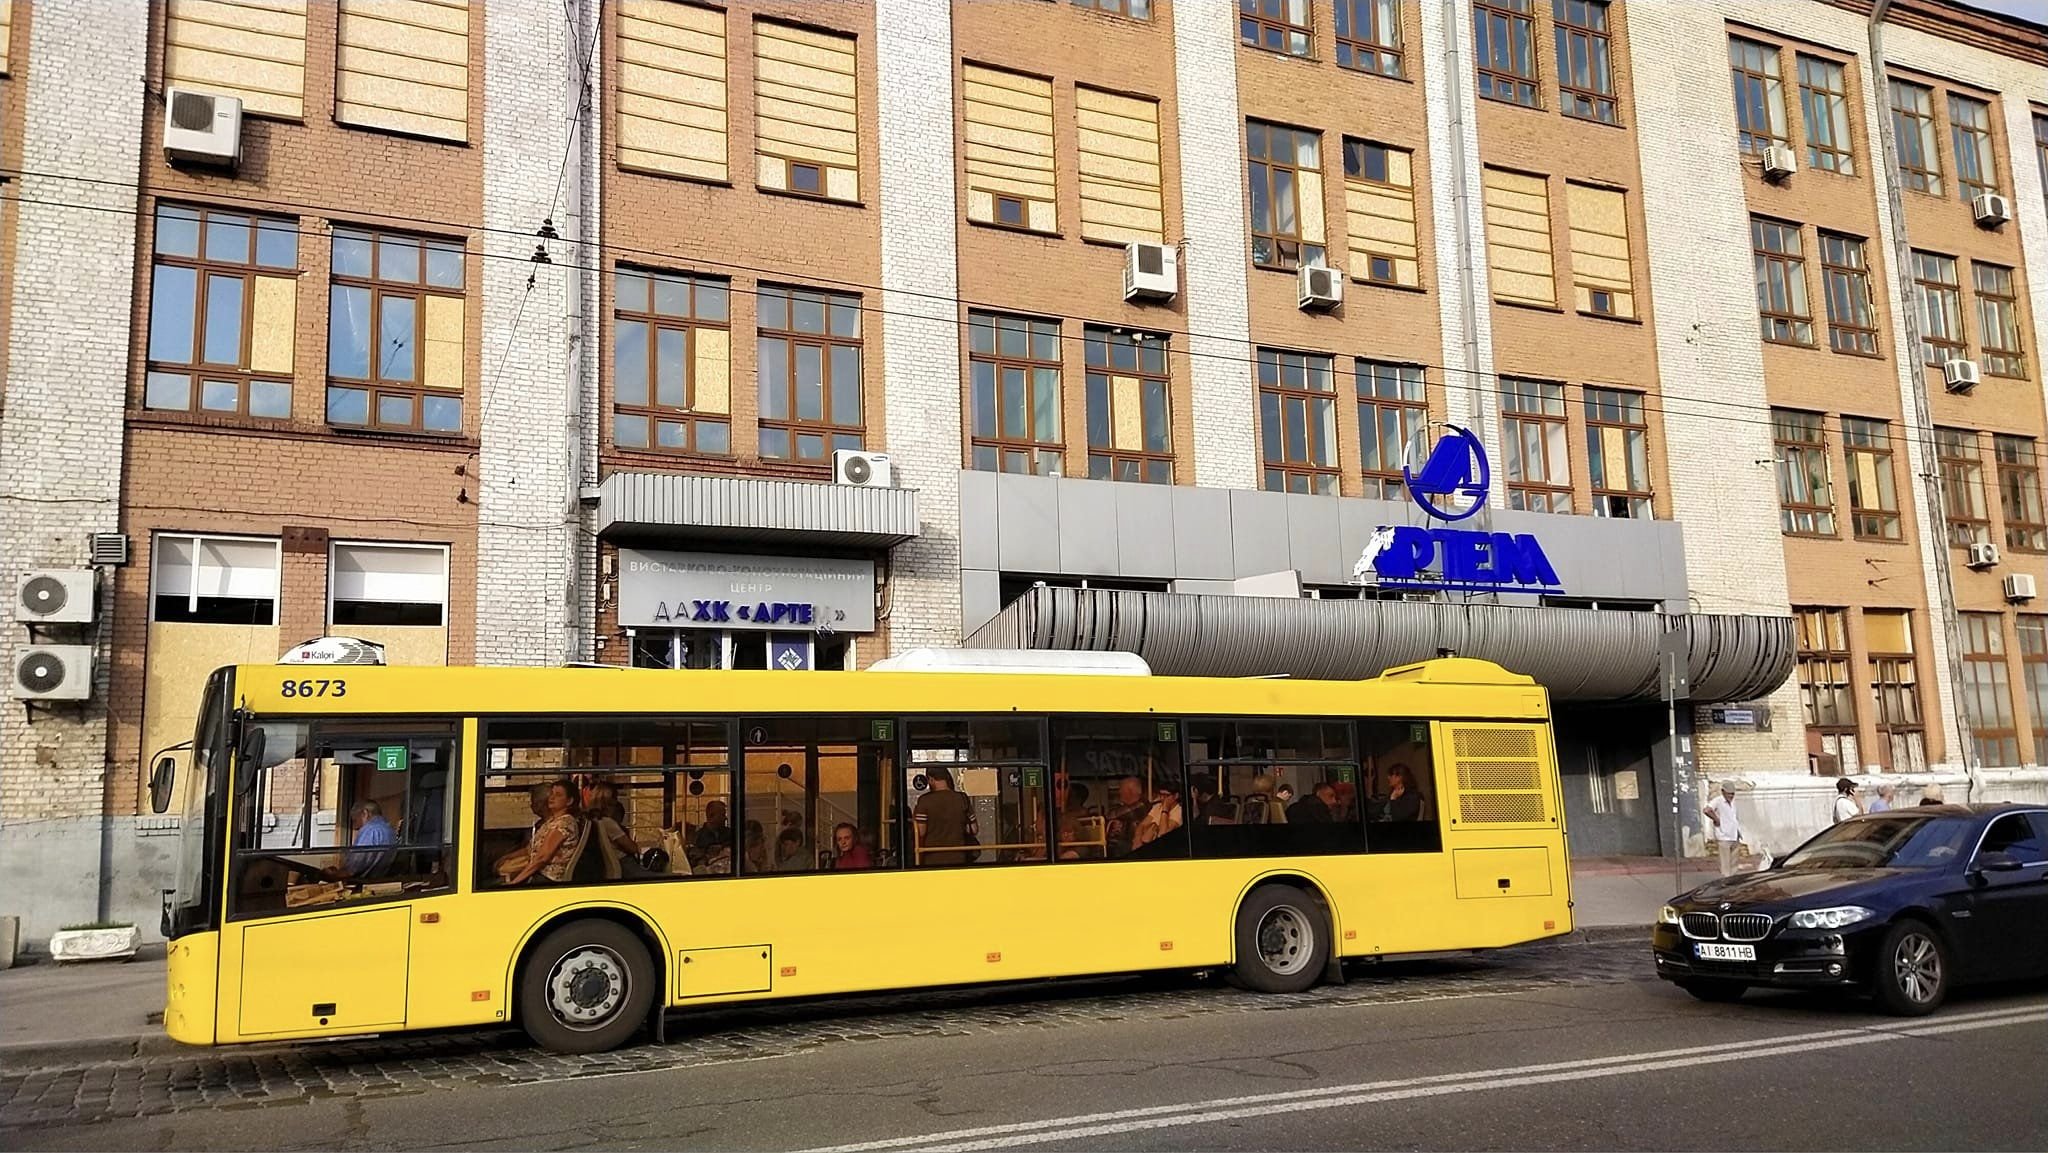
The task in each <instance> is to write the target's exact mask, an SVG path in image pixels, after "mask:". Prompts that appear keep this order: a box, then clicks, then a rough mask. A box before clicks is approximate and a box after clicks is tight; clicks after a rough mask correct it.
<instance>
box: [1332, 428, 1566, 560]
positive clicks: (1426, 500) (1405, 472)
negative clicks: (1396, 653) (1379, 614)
mask: <svg viewBox="0 0 2048 1153" xmlns="http://www.w3.org/2000/svg"><path fill="white" fill-rule="evenodd" d="M1446 427H1447V428H1448V429H1449V432H1447V433H1446V434H1445V435H1444V437H1443V439H1442V440H1439V441H1437V442H1436V447H1435V448H1433V449H1431V450H1430V453H1429V459H1428V460H1426V461H1424V462H1423V464H1422V471H1421V472H1416V471H1414V470H1412V469H1410V468H1408V467H1407V466H1406V465H1403V466H1402V467H1401V479H1402V480H1403V481H1405V482H1406V483H1407V486H1408V495H1409V498H1410V499H1412V500H1413V501H1414V502H1415V503H1416V504H1417V505H1418V506H1420V507H1421V509H1422V510H1423V511H1424V512H1426V513H1428V514H1429V515H1430V516H1432V517H1434V518H1436V519H1437V520H1442V521H1461V520H1465V519H1466V518H1468V517H1471V516H1473V515H1474V514H1476V513H1478V511H1479V510H1480V509H1482V508H1484V507H1486V489H1487V486H1488V485H1489V484H1490V483H1492V480H1493V473H1492V470H1491V468H1490V467H1489V466H1488V465H1487V462H1486V448H1485V446H1483V445H1481V444H1480V443H1479V438H1478V437H1477V436H1474V435H1473V434H1472V430H1471V429H1469V428H1462V427H1460V426H1458V425H1455V424H1453V425H1447V426H1446ZM1368 574H1369V575H1370V579H1371V580H1372V581H1373V582H1374V583H1376V584H1377V585H1379V587H1381V588H1389V589H1414V590H1417V591H1427V592H1487V593H1500V592H1521V593H1557V592H1562V591H1564V590H1563V589H1562V587H1561V586H1560V585H1559V584H1558V579H1557V570H1556V569H1554V568H1552V567H1551V564H1550V558H1549V557H1547V556H1545V555H1544V553H1543V546H1542V545H1541V544H1539V543H1537V540H1536V538H1535V537H1534V536H1531V535H1530V534H1528V533H1506V532H1485V531H1479V530H1473V529H1461V528H1449V527H1440V528H1422V527H1420V526H1417V525H1393V526H1387V525H1382V526H1381V527H1380V529H1379V531H1378V532H1375V533H1374V534H1373V537H1372V542H1371V543H1370V544H1368V545H1367V546H1366V549H1365V555H1363V556H1361V557H1359V559H1358V567H1357V569H1356V570H1354V572H1353V576H1354V577H1356V578H1358V579H1360V580H1365V579H1367V578H1368Z"/></svg>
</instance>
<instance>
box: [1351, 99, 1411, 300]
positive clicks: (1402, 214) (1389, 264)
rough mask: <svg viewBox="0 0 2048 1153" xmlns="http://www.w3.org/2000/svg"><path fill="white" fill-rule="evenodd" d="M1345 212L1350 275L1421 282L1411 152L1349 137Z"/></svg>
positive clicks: (1375, 280)
mask: <svg viewBox="0 0 2048 1153" xmlns="http://www.w3.org/2000/svg"><path fill="white" fill-rule="evenodd" d="M1344 212H1345V219H1346V221H1347V222H1348V224H1349V227H1348V228H1347V229H1346V232H1347V234H1348V236H1349V238H1350V245H1351V275H1353V276H1355V277H1357V278H1359V279H1361V280H1365V281H1369V282H1371V283H1373V284H1399V285H1405V286H1407V287H1409V288H1415V287H1419V286H1420V285H1421V283H1422V275H1421V271H1420V268H1419V266H1418V265H1417V264H1416V255H1417V252H1418V251H1419V250H1418V248H1417V245H1416V237H1415V173H1414V155H1413V154H1412V153H1410V152H1409V151H1408V150H1407V149H1404V148H1388V147H1387V146H1385V145H1383V144H1374V143H1371V142H1370V141H1365V140H1353V139H1352V138H1350V137H1348V136H1347V137H1345V138H1344Z"/></svg>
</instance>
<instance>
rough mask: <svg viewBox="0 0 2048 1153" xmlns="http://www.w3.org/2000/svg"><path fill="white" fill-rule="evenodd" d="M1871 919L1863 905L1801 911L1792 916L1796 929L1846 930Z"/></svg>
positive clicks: (1868, 911)
mask: <svg viewBox="0 0 2048 1153" xmlns="http://www.w3.org/2000/svg"><path fill="white" fill-rule="evenodd" d="M1869 919H1870V910H1869V909H1866V908H1864V907H1863V906H1861V905H1836V906H1834V907H1833V908H1829V909H1801V910H1800V911H1799V912H1797V913H1794V914H1792V927H1793V928H1795V929H1846V928H1848V927H1849V926H1850V925H1853V924H1855V923H1856V922H1858V921H1867V920H1869Z"/></svg>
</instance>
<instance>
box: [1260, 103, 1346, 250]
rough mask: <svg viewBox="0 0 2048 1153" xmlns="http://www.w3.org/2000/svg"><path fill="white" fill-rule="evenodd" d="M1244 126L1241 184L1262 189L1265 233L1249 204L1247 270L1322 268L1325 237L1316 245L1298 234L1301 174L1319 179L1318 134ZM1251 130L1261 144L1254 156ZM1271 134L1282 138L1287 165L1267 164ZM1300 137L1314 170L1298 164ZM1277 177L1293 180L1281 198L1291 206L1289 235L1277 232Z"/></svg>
mask: <svg viewBox="0 0 2048 1153" xmlns="http://www.w3.org/2000/svg"><path fill="white" fill-rule="evenodd" d="M1244 125H1245V133H1244V135H1245V178H1246V180H1247V182H1263V183H1264V185H1265V189H1266V216H1267V224H1268V226H1269V227H1268V230H1266V231H1261V230H1260V228H1259V211H1258V203H1257V199H1256V198H1252V199H1251V200H1249V201H1248V202H1247V204H1246V208H1247V210H1248V212H1249V213H1250V217H1251V221H1250V224H1251V228H1250V232H1251V246H1252V266H1253V267H1255V268H1274V269H1279V270H1281V271H1283V272H1293V271H1295V270H1297V269H1299V268H1301V267H1302V266H1303V265H1305V264H1321V263H1323V262H1324V261H1325V260H1326V259H1327V258H1328V255H1329V249H1328V248H1327V247H1326V245H1327V242H1328V234H1327V231H1326V233H1325V237H1324V239H1323V240H1317V241H1310V240H1309V239H1308V238H1307V237H1305V236H1303V235H1302V234H1301V203H1302V202H1301V174H1302V173H1303V172H1313V173H1315V174H1316V175H1317V177H1318V178H1320V177H1321V176H1322V172H1323V137H1322V133H1320V132H1313V131H1310V130H1309V129H1306V128H1296V127H1294V126H1293V125H1289V124H1278V123H1275V122H1273V121H1270V120H1259V119H1256V118H1247V119H1246V120H1245V122H1244ZM1254 125H1256V126H1257V127H1258V129H1259V133H1258V137H1259V138H1261V139H1263V140H1264V141H1265V144H1264V146H1263V147H1262V149H1261V150H1260V152H1259V153H1254V152H1253V151H1252V141H1253V139H1254V136H1253V132H1252V128H1253V126H1254ZM1275 133H1284V134H1286V137H1287V144H1288V152H1289V155H1290V157H1291V159H1289V160H1275V159H1273V153H1274V148H1273V136H1274V134H1275ZM1303 137H1306V138H1307V139H1308V141H1309V142H1310V143H1311V144H1312V145H1313V147H1314V148H1315V164H1314V165H1313V166H1308V167H1304V166H1303V165H1302V163H1301V152H1302V138H1303ZM1281 172H1286V173H1291V174H1292V176H1293V179H1292V180H1290V181H1289V182H1288V192H1287V195H1288V196H1289V198H1290V199H1291V200H1292V201H1293V204H1294V231H1293V232H1281V231H1279V220H1280V213H1279V202H1278V200H1277V198H1276V197H1275V195H1274V189H1275V186H1276V185H1277V184H1278V183H1279V181H1278V177H1277V174H1278V173H1281ZM1316 184H1317V188H1318V189H1320V188H1321V187H1322V181H1321V180H1320V179H1318V180H1317V182H1316ZM1325 215H1327V213H1326V214H1325ZM1326 227H1327V225H1326ZM1260 241H1264V242H1265V243H1266V245H1267V256H1266V258H1265V259H1264V260H1261V259H1260V258H1259V242H1260ZM1289 245H1292V246H1293V247H1294V253H1295V254H1294V255H1293V256H1292V257H1290V256H1288V255H1287V251H1286V250H1287V246H1289Z"/></svg>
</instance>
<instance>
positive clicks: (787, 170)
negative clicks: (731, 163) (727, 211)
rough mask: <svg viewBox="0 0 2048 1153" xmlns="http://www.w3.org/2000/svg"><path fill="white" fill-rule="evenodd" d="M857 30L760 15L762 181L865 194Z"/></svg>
mask: <svg viewBox="0 0 2048 1153" xmlns="http://www.w3.org/2000/svg"><path fill="white" fill-rule="evenodd" d="M854 47H855V43H854V39H853V37H851V36H841V35H839V34H837V33H833V32H822V31H819V30H817V29H813V28H799V27H797V26H796V25H794V24H777V23H773V22H771V21H767V20H756V21H754V169H755V176H754V179H755V182H756V183H757V184H759V185H760V187H762V188H767V189H772V190H774V191H776V192H788V193H793V194H795V195H797V196H815V197H819V198H821V199H825V200H846V201H857V200H859V199H860V100H859V96H858V93H857V92H856V88H855V84H854V77H856V76H858V75H860V72H859V69H858V68H857V67H856V65H855V56H856V53H855V50H854Z"/></svg>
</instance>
